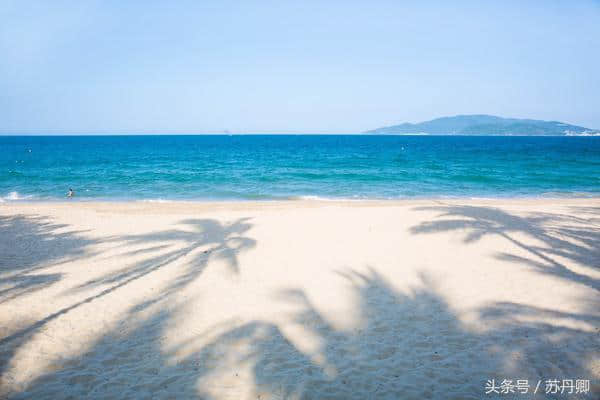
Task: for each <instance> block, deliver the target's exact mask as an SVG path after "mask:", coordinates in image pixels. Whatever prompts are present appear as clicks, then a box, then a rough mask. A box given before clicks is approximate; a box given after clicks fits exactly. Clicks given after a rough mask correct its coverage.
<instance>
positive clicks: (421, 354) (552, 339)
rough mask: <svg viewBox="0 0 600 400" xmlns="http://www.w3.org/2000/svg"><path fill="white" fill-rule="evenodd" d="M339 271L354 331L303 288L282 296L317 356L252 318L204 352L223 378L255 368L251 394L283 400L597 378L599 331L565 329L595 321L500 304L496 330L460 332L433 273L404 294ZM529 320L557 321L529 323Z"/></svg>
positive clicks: (493, 320)
mask: <svg viewBox="0 0 600 400" xmlns="http://www.w3.org/2000/svg"><path fill="white" fill-rule="evenodd" d="M340 274H341V276H343V277H344V278H345V279H346V280H347V281H348V282H349V283H350V284H351V285H352V288H353V290H354V293H355V296H356V316H355V317H356V319H357V321H358V324H357V325H356V326H355V327H354V328H352V329H340V328H336V327H335V326H334V325H333V324H332V323H330V322H329V321H328V319H327V318H326V317H325V316H324V315H323V314H321V313H320V312H319V310H318V309H317V307H316V306H315V305H314V304H312V303H311V301H310V299H309V298H308V296H307V295H306V294H305V293H304V292H303V291H301V290H296V289H294V290H288V291H285V292H283V293H281V294H280V296H279V298H280V299H282V300H284V301H287V302H290V303H292V304H294V305H296V307H297V310H298V311H297V312H295V313H294V314H293V315H292V318H291V319H292V324H293V325H294V326H296V327H297V328H301V329H303V330H304V331H305V334H306V335H307V336H309V337H314V338H317V340H318V342H319V343H320V345H319V346H318V347H317V349H316V350H313V351H308V352H307V351H306V350H302V349H303V348H304V346H298V345H296V344H295V343H294V341H293V340H291V339H289V338H288V336H287V335H286V334H285V331H282V330H281V328H280V327H279V326H277V325H275V324H272V323H268V322H262V321H253V322H251V323H248V324H244V325H242V326H239V327H237V328H235V329H232V330H230V331H228V332H226V333H224V334H222V335H221V336H220V337H218V338H217V339H215V340H214V341H213V342H212V343H210V344H208V345H207V346H206V347H205V348H204V354H211V355H212V354H220V355H221V359H222V360H226V361H224V362H223V363H222V364H220V365H219V367H218V369H219V370H220V371H230V370H235V369H236V368H238V367H239V366H240V365H248V364H250V365H252V371H253V373H252V376H253V379H254V382H253V383H254V390H255V392H254V393H252V395H255V396H262V397H268V396H265V395H270V396H272V397H274V398H284V399H287V398H294V399H304V398H307V399H312V398H315V399H321V398H335V399H342V398H343V399H365V398H403V399H412V398H414V399H422V398H436V399H437V398H461V399H480V398H483V397H485V385H486V382H487V381H488V380H489V379H496V380H500V379H504V378H507V379H528V380H529V381H531V382H536V381H537V380H543V379H548V377H554V376H568V377H570V376H579V377H594V376H595V375H594V371H593V366H592V365H593V361H594V359H597V357H598V356H600V352H599V351H598V350H597V349H596V350H590V349H591V348H592V347H593V346H594V343H595V342H596V341H597V332H593V331H590V330H586V329H575V328H569V327H566V326H563V325H562V322H564V321H579V322H582V321H585V322H586V323H592V324H597V322H598V318H597V317H594V316H593V315H586V314H576V313H573V314H569V313H561V314H560V315H559V314H556V313H555V312H553V311H551V310H543V309H536V308H532V307H528V306H525V305H519V304H506V303H499V304H496V305H491V306H489V307H487V308H485V309H484V310H481V318H482V320H483V321H484V322H485V323H487V324H490V326H494V327H495V329H492V330H489V331H487V332H477V331H473V330H471V329H469V328H467V327H466V326H464V325H463V323H462V322H461V321H460V319H459V318H458V316H457V315H456V314H455V313H454V312H452V310H451V309H450V307H449V306H448V304H447V303H446V302H445V301H444V300H443V298H442V297H441V296H440V295H439V294H438V293H437V289H436V287H435V284H434V282H432V281H431V279H429V278H428V277H427V276H422V282H423V285H422V287H420V288H418V289H413V290H412V291H411V292H409V293H401V292H398V291H397V290H395V289H394V288H393V287H392V286H391V285H390V284H389V283H388V282H387V281H386V280H385V279H384V278H383V277H382V276H381V275H379V274H378V273H377V272H376V271H375V270H374V269H370V271H369V272H368V273H367V274H364V273H360V272H357V271H349V272H342V273H340ZM531 316H535V317H536V318H538V317H540V316H543V317H552V318H555V319H558V320H560V322H559V323H556V324H554V323H548V322H545V321H539V320H538V321H529V322H524V321H523V320H524V319H527V318H530V317H531ZM240 348H241V349H246V350H245V351H240V350H239V349H240ZM585 349H588V350H587V351H586V350H585ZM549 354H550V356H549ZM515 358H516V360H517V362H515ZM549 359H550V360H551V362H552V363H555V364H554V365H552V366H549ZM209 394H210V393H207V392H205V393H203V395H205V396H209Z"/></svg>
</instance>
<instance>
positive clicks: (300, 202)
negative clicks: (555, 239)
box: [0, 196, 600, 208]
mask: <svg viewBox="0 0 600 400" xmlns="http://www.w3.org/2000/svg"><path fill="white" fill-rule="evenodd" d="M589 202H592V203H594V202H600V196H594V197H506V198H504V197H502V198H497V197H465V198H456V197H452V198H438V197H430V198H429V197H428V198H403V199H288V200H122V201H121V200H78V199H75V200H56V201H47V200H41V201H27V200H25V201H18V200H17V201H5V202H0V207H3V208H6V207H8V208H10V207H11V206H15V207H52V206H57V207H73V206H82V207H107V206H112V205H115V206H117V205H118V206H126V207H133V208H136V207H137V206H149V207H151V206H156V207H160V206H165V207H177V206H181V205H186V206H195V207H211V206H212V207H218V208H227V207H235V208H238V207H242V208H244V207H247V208H254V207H264V206H275V207H281V206H320V205H323V206H346V205H347V206H363V207H365V206H367V207H368V206H373V207H378V206H391V207H394V206H403V205H419V204H432V203H433V204H493V203H498V204H507V205H508V204H522V205H533V204H559V203H565V204H566V203H589Z"/></svg>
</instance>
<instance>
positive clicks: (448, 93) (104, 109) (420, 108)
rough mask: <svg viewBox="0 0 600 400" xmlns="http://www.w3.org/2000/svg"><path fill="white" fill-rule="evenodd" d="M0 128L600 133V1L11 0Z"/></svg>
mask: <svg viewBox="0 0 600 400" xmlns="http://www.w3.org/2000/svg"><path fill="white" fill-rule="evenodd" d="M0 17H1V18H2V21H3V24H2V26H0V53H1V54H2V55H3V56H2V59H1V60H0V134H2V133H4V134H11V133H12V134H15V133H16V134H18V133H23V134H25V133H26V134H37V133H41V134H44V133H45V134H53V133H54V134H59V133H67V134H68V133H109V134H110V133H188V132H197V133H203V132H223V131H225V130H228V131H231V132H238V133H244V132H256V133H259V132H262V133H278V132H281V133H301V132H306V133H358V132H362V131H366V130H370V129H375V128H378V127H382V126H386V125H395V124H398V123H403V122H412V123H415V122H421V121H427V120H431V119H434V118H438V117H443V116H454V115H461V114H491V115H498V116H502V117H511V118H529V119H541V120H556V121H561V122H567V123H571V124H574V125H580V126H584V127H587V128H592V129H599V128H600V113H598V110H599V109H600V74H598V73H597V72H596V71H595V69H596V68H597V66H598V65H599V64H600V51H598V49H600V24H598V23H597V21H598V20H600V2H598V1H592V0H581V1H573V2H560V1H544V2H541V1H528V2H517V1H507V2H502V3H496V4H491V3H485V4H481V3H476V2H470V1H458V2H453V3H452V4H449V3H446V2H437V1H428V2H425V3H420V4H400V3H396V2H391V1H389V2H388V1H377V2H374V3H371V4H366V3H362V2H337V1H334V2H327V3H326V4H323V3H320V2H316V1H307V2H303V3H302V4H292V3H276V2H262V1H261V2H258V1H252V2H245V3H244V4H236V3H234V2H208V3H206V2H205V3H197V2H192V1H182V2H178V3H177V4H166V3H160V2H141V1H131V2H127V3H122V2H116V1H108V2H101V1H84V2H77V1H57V2H52V3H48V2H42V1H30V2H19V1H5V2H2V4H0Z"/></svg>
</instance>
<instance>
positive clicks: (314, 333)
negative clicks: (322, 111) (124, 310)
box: [0, 207, 600, 399]
mask: <svg viewBox="0 0 600 400" xmlns="http://www.w3.org/2000/svg"><path fill="white" fill-rule="evenodd" d="M442 210H443V212H444V215H443V216H442V218H444V219H442V220H441V221H432V222H429V223H426V224H423V225H420V226H418V227H415V228H414V229H413V232H414V233H415V234H417V233H433V232H437V231H444V230H453V229H464V230H466V231H467V236H466V237H465V242H471V241H476V240H478V239H479V238H480V237H482V236H484V235H488V234H497V235H501V236H503V237H505V238H506V239H507V240H510V241H511V242H513V243H515V244H516V245H517V246H519V247H522V248H524V249H526V250H527V251H528V252H529V253H530V254H531V257H532V258H537V259H536V260H535V261H536V262H537V263H541V264H540V265H539V266H537V268H540V269H542V270H543V272H547V273H553V274H556V275H557V276H559V277H561V278H567V279H573V280H575V281H577V282H581V283H584V284H587V285H591V286H592V287H594V288H596V289H597V282H596V281H594V280H593V279H591V278H589V277H585V279H584V277H583V276H580V275H579V274H576V273H574V272H573V271H570V270H569V269H568V268H567V267H566V266H564V265H563V264H560V263H559V262H558V261H554V260H553V256H554V255H560V256H561V257H566V258H568V259H570V260H573V261H576V262H578V263H581V264H584V265H586V266H588V267H592V268H594V267H597V265H594V262H595V261H594V260H597V258H596V257H597V247H596V248H594V241H595V240H597V238H598V237H597V235H598V232H597V231H595V230H590V229H581V228H579V227H577V226H575V224H574V226H570V225H569V224H567V227H565V228H561V229H563V230H562V231H560V234H561V235H563V236H561V237H558V233H557V232H556V231H553V230H552V229H558V228H542V227H540V223H542V222H548V221H549V220H550V219H552V218H563V220H562V221H563V222H569V219H568V218H567V217H559V216H556V215H554V216H551V215H545V214H541V215H536V216H534V217H531V218H522V217H517V216H512V215H509V214H506V213H503V212H502V211H499V210H495V209H487V208H481V207H477V208H473V207H451V208H443V209H442ZM445 216H449V217H451V219H450V218H446V217H445ZM184 223H185V224H187V225H188V228H190V229H186V230H168V231H165V232H158V233H151V234H147V235H140V236H126V237H123V238H111V240H114V241H115V242H121V241H122V242H124V243H129V244H131V243H135V244H142V245H143V246H147V247H144V248H142V249H141V250H136V251H141V252H142V253H144V249H148V255H147V257H146V258H145V259H144V260H143V261H142V262H140V263H138V264H136V265H133V266H129V267H125V268H123V269H120V270H118V271H114V272H112V273H110V274H106V275H105V276H102V277H100V278H97V279H94V280H93V281H89V282H86V283H84V284H83V285H82V286H81V287H78V288H75V289H74V290H83V289H85V290H98V291H99V292H98V293H96V294H95V295H93V296H91V297H88V298H86V299H84V300H83V301H82V302H80V303H77V304H75V305H73V306H71V307H70V308H68V309H65V310H59V311H57V312H56V313H55V314H53V315H51V316H49V317H48V318H46V319H44V320H42V321H39V322H38V323H36V324H33V325H32V326H31V327H29V329H26V330H24V331H20V333H19V332H17V333H16V334H14V335H12V338H11V337H9V338H5V339H3V340H2V341H0V350H1V351H2V352H3V353H5V352H7V351H8V352H11V353H12V351H13V350H12V346H13V345H14V344H15V343H17V345H20V343H22V340H26V338H27V337H28V335H29V334H30V333H31V332H32V330H35V329H37V328H39V327H40V326H41V325H43V324H44V323H45V322H46V321H47V320H48V319H49V318H55V317H56V316H57V315H59V314H61V313H66V312H68V311H69V310H70V309H72V308H73V307H78V306H79V305H81V304H83V303H85V302H90V301H93V300H94V299H95V298H98V297H100V296H105V295H108V294H110V293H112V292H114V291H116V290H117V289H118V288H120V287H122V286H124V285H127V284H128V283H129V282H132V281H133V280H136V279H139V278H141V277H142V276H145V275H147V274H149V273H151V272H153V271H156V270H157V269H159V268H163V267H164V266H165V265H172V264H177V263H178V262H179V261H181V260H183V259H185V261H186V262H185V263H181V265H180V267H181V268H180V269H179V270H178V272H177V273H176V274H174V275H173V278H172V280H171V282H170V284H169V289H168V290H166V291H165V292H163V293H161V294H160V295H157V298H156V299H153V301H151V302H150V303H148V304H136V305H134V306H132V307H131V308H130V311H129V314H128V315H127V317H126V318H124V319H123V324H117V326H122V325H124V326H127V329H125V330H122V329H121V330H119V329H115V330H111V331H108V332H105V334H104V335H103V336H102V337H101V338H100V339H99V340H97V341H96V342H95V343H94V344H93V345H92V346H91V347H90V348H89V349H88V350H87V351H86V352H85V353H83V354H81V355H78V356H76V357H73V358H72V359H69V360H63V362H62V364H61V365H60V367H59V368H58V369H57V370H55V371H52V372H48V373H47V374H45V375H43V376H41V377H39V378H37V379H35V380H34V381H33V382H31V384H30V385H29V386H28V387H27V388H25V389H24V390H23V391H19V392H13V393H10V394H9V398H15V399H16V398H37V399H42V398H49V399H63V398H127V399H130V398H177V399H179V398H202V399H220V398H235V399H237V398H242V397H243V396H249V397H252V398H260V399H266V398H279V399H304V398H306V399H327V398H331V399H366V398H390V399H424V398H426V399H427V398H429V399H446V398H447V399H481V398H487V397H486V396H485V383H486V380H488V379H496V380H499V379H504V378H507V379H529V380H530V382H532V383H534V382H535V381H536V380H538V379H549V378H582V379H586V378H587V379H589V378H590V377H594V376H597V374H598V372H597V371H594V370H592V368H593V365H596V364H593V363H594V362H595V360H597V359H598V357H600V351H599V350H598V346H597V344H598V339H599V331H598V330H597V329H598V327H599V326H600V321H599V319H598V316H597V313H595V312H594V313H589V314H585V313H575V312H574V313H559V312H556V311H553V310H545V309H537V308H532V307H529V306H526V305H522V304H514V303H498V304H492V305H490V306H488V307H486V308H485V309H482V310H479V318H480V320H481V321H483V322H489V326H490V328H489V329H488V330H486V331H474V330H472V329H469V328H468V327H467V326H465V325H464V324H463V323H462V322H461V319H460V316H459V315H456V313H455V312H453V310H452V309H451V308H450V307H449V305H448V304H447V303H446V302H445V300H444V298H443V296H441V294H440V293H439V290H438V289H437V287H436V284H435V282H434V281H432V280H431V279H430V278H429V277H427V276H422V279H421V285H419V286H418V287H415V288H414V289H413V290H411V291H408V292H401V291H399V290H397V289H395V288H394V287H393V286H392V285H391V284H390V283H389V282H388V281H387V280H386V278H385V277H383V276H382V275H380V274H379V273H378V272H377V270H376V269H375V268H370V269H368V272H360V271H356V270H344V271H341V272H340V273H339V279H343V280H344V281H345V282H346V283H347V285H349V288H350V292H351V293H352V295H353V301H354V303H353V304H354V309H355V315H354V320H355V321H356V323H355V324H354V325H353V327H352V328H346V329H342V328H339V327H337V326H336V325H335V324H333V323H332V322H331V321H329V320H328V319H327V317H326V316H325V315H324V314H323V313H322V312H321V311H319V309H318V307H317V306H316V305H314V304H313V303H312V302H311V299H310V297H309V296H308V295H307V294H306V293H305V292H304V291H302V290H299V289H291V290H287V291H284V292H281V293H279V294H278V295H277V296H276V297H275V298H274V299H273V301H280V302H284V303H286V304H288V305H290V306H291V309H292V310H293V311H291V313H290V314H289V315H287V319H286V320H287V321H288V323H286V324H285V326H283V325H278V324H274V323H272V322H270V321H263V320H254V321H249V322H241V323H240V322H238V321H231V322H229V323H227V324H224V325H219V326H215V327H214V328H213V329H210V330H208V331H206V332H200V333H198V334H197V335H195V336H193V337H192V338H191V339H186V340H185V341H180V342H179V343H178V344H175V345H173V344H172V343H171V344H168V343H166V340H165V339H166V337H167V336H168V335H169V334H171V335H172V329H173V320H175V319H176V317H177V318H181V317H182V313H183V315H184V317H185V312H190V311H189V310H181V309H179V308H177V307H176V306H170V305H171V304H173V302H171V299H172V296H174V295H175V294H176V293H177V292H179V291H180V290H181V289H182V288H184V287H185V286H186V285H188V284H190V283H191V282H192V281H194V280H195V279H197V278H198V277H199V276H200V274H201V273H202V271H203V270H204V269H205V267H206V265H207V259H208V258H209V257H218V258H222V259H224V260H225V261H226V262H227V265H228V266H229V268H230V269H231V271H233V272H236V271H239V268H240V266H239V261H238V258H237V257H238V255H239V253H240V252H241V251H243V250H246V249H249V248H251V247H253V246H254V245H255V241H254V240H253V239H251V238H248V237H245V236H244V234H245V233H246V232H247V231H248V229H249V228H250V225H249V224H248V223H247V221H246V220H245V219H241V220H238V221H234V222H232V223H221V222H219V221H215V220H188V221H184ZM513 232H523V233H526V234H527V235H533V236H535V237H536V238H538V239H539V240H541V241H542V242H543V243H545V244H546V245H547V246H530V245H525V244H523V243H521V242H519V241H518V240H516V239H514V238H512V236H511V235H512V233H513ZM564 235H570V236H569V237H570V238H573V239H575V238H576V239H577V241H570V240H567V239H564V238H563V237H564ZM173 240H175V241H177V242H178V243H179V244H180V246H179V247H178V248H176V249H172V248H171V247H169V246H170V245H169V242H171V241H173ZM575 242H576V243H575ZM596 243H597V242H596ZM154 251H158V252H160V254H159V255H154V253H153V252H154ZM499 256H502V255H499ZM526 265H528V266H531V265H537V264H533V263H529V262H528V263H526ZM594 285H596V286H594ZM547 317H551V318H552V320H553V321H556V322H555V323H554V322H553V323H548V322H547V320H548V318H547ZM590 325H591V326H592V328H590V327H589V326H590ZM574 326H580V327H577V328H576V327H574ZM594 327H595V328H594ZM594 329H596V330H594ZM292 330H295V331H296V332H298V331H301V332H303V333H304V335H305V336H306V337H310V338H312V342H313V343H316V345H315V346H313V347H310V349H309V348H307V347H306V346H304V345H302V343H299V341H298V337H297V336H296V337H294V335H290V332H291V331H292ZM23 338H25V339H23ZM184 350H185V351H184ZM182 354H183V355H182ZM248 374H249V375H248ZM242 378H244V379H247V380H248V381H249V384H250V390H249V392H248V391H243V389H244V387H243V385H241V383H240V381H241V380H242ZM2 379H4V381H5V382H6V381H7V380H6V379H7V377H5V376H3V377H2ZM557 397H560V396H551V398H557ZM490 398H493V397H490ZM500 398H506V397H500ZM542 398H544V397H543V396H542ZM568 398H570V399H575V398H578V397H577V396H574V395H571V396H569V397H568ZM580 398H590V397H584V396H582V397H580ZM591 398H594V397H591Z"/></svg>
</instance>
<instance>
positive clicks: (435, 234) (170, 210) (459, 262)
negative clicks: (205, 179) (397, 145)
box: [0, 199, 600, 399]
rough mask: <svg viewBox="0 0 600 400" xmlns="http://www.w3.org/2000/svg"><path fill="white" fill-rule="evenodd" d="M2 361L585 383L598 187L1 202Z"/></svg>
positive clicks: (352, 388)
mask: <svg viewBox="0 0 600 400" xmlns="http://www.w3.org/2000/svg"><path fill="white" fill-rule="evenodd" d="M0 373H1V377H0V398H3V397H8V398H34V399H42V398H49V399H60V398H69V397H72V398H111V399H114V398H177V399H183V398H190V397H200V398H207V399H225V398H228V399H246V398H254V399H256V398H260V399H267V398H337V399H348V398H356V399H366V398H397V399H425V398H435V399H438V398H454V399H469V398H472V399H480V398H491V397H487V396H486V395H485V390H484V389H485V383H486V380H488V379H495V380H496V382H497V383H498V384H499V382H500V381H501V380H502V379H512V380H514V381H516V380H517V379H528V380H529V383H530V384H531V385H532V388H531V389H530V392H531V391H533V390H534V387H535V385H536V383H537V381H538V380H540V379H541V380H546V379H561V380H562V379H589V380H590V381H591V386H592V388H591V390H592V391H595V393H594V394H589V395H588V396H583V397H581V398H586V399H595V398H598V396H599V394H600V391H599V388H598V386H597V385H598V383H599V381H598V380H599V379H600V199H581V200H506V201H504V200H502V201H500V200H489V201H483V200H478V201H467V200H455V201H433V200H422V201H403V202H349V203H337V202H308V201H307V202H283V203H262V204H261V203H216V204H201V203H165V204H149V203H112V204H110V203H81V202H73V203H57V204H40V203H32V204H23V203H22V204H11V203H4V204H2V205H0ZM544 385H545V383H544V382H543V383H542V386H541V388H540V389H539V391H540V392H542V393H541V395H540V396H538V397H539V398H544V397H545V396H546V395H545V394H544V393H543V388H544ZM538 397H535V398H538ZM501 398H533V397H532V396H531V395H530V394H528V395H513V397H510V396H509V395H505V396H501ZM551 398H555V397H554V396H551ZM568 398H579V396H575V395H571V396H569V397H568Z"/></svg>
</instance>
